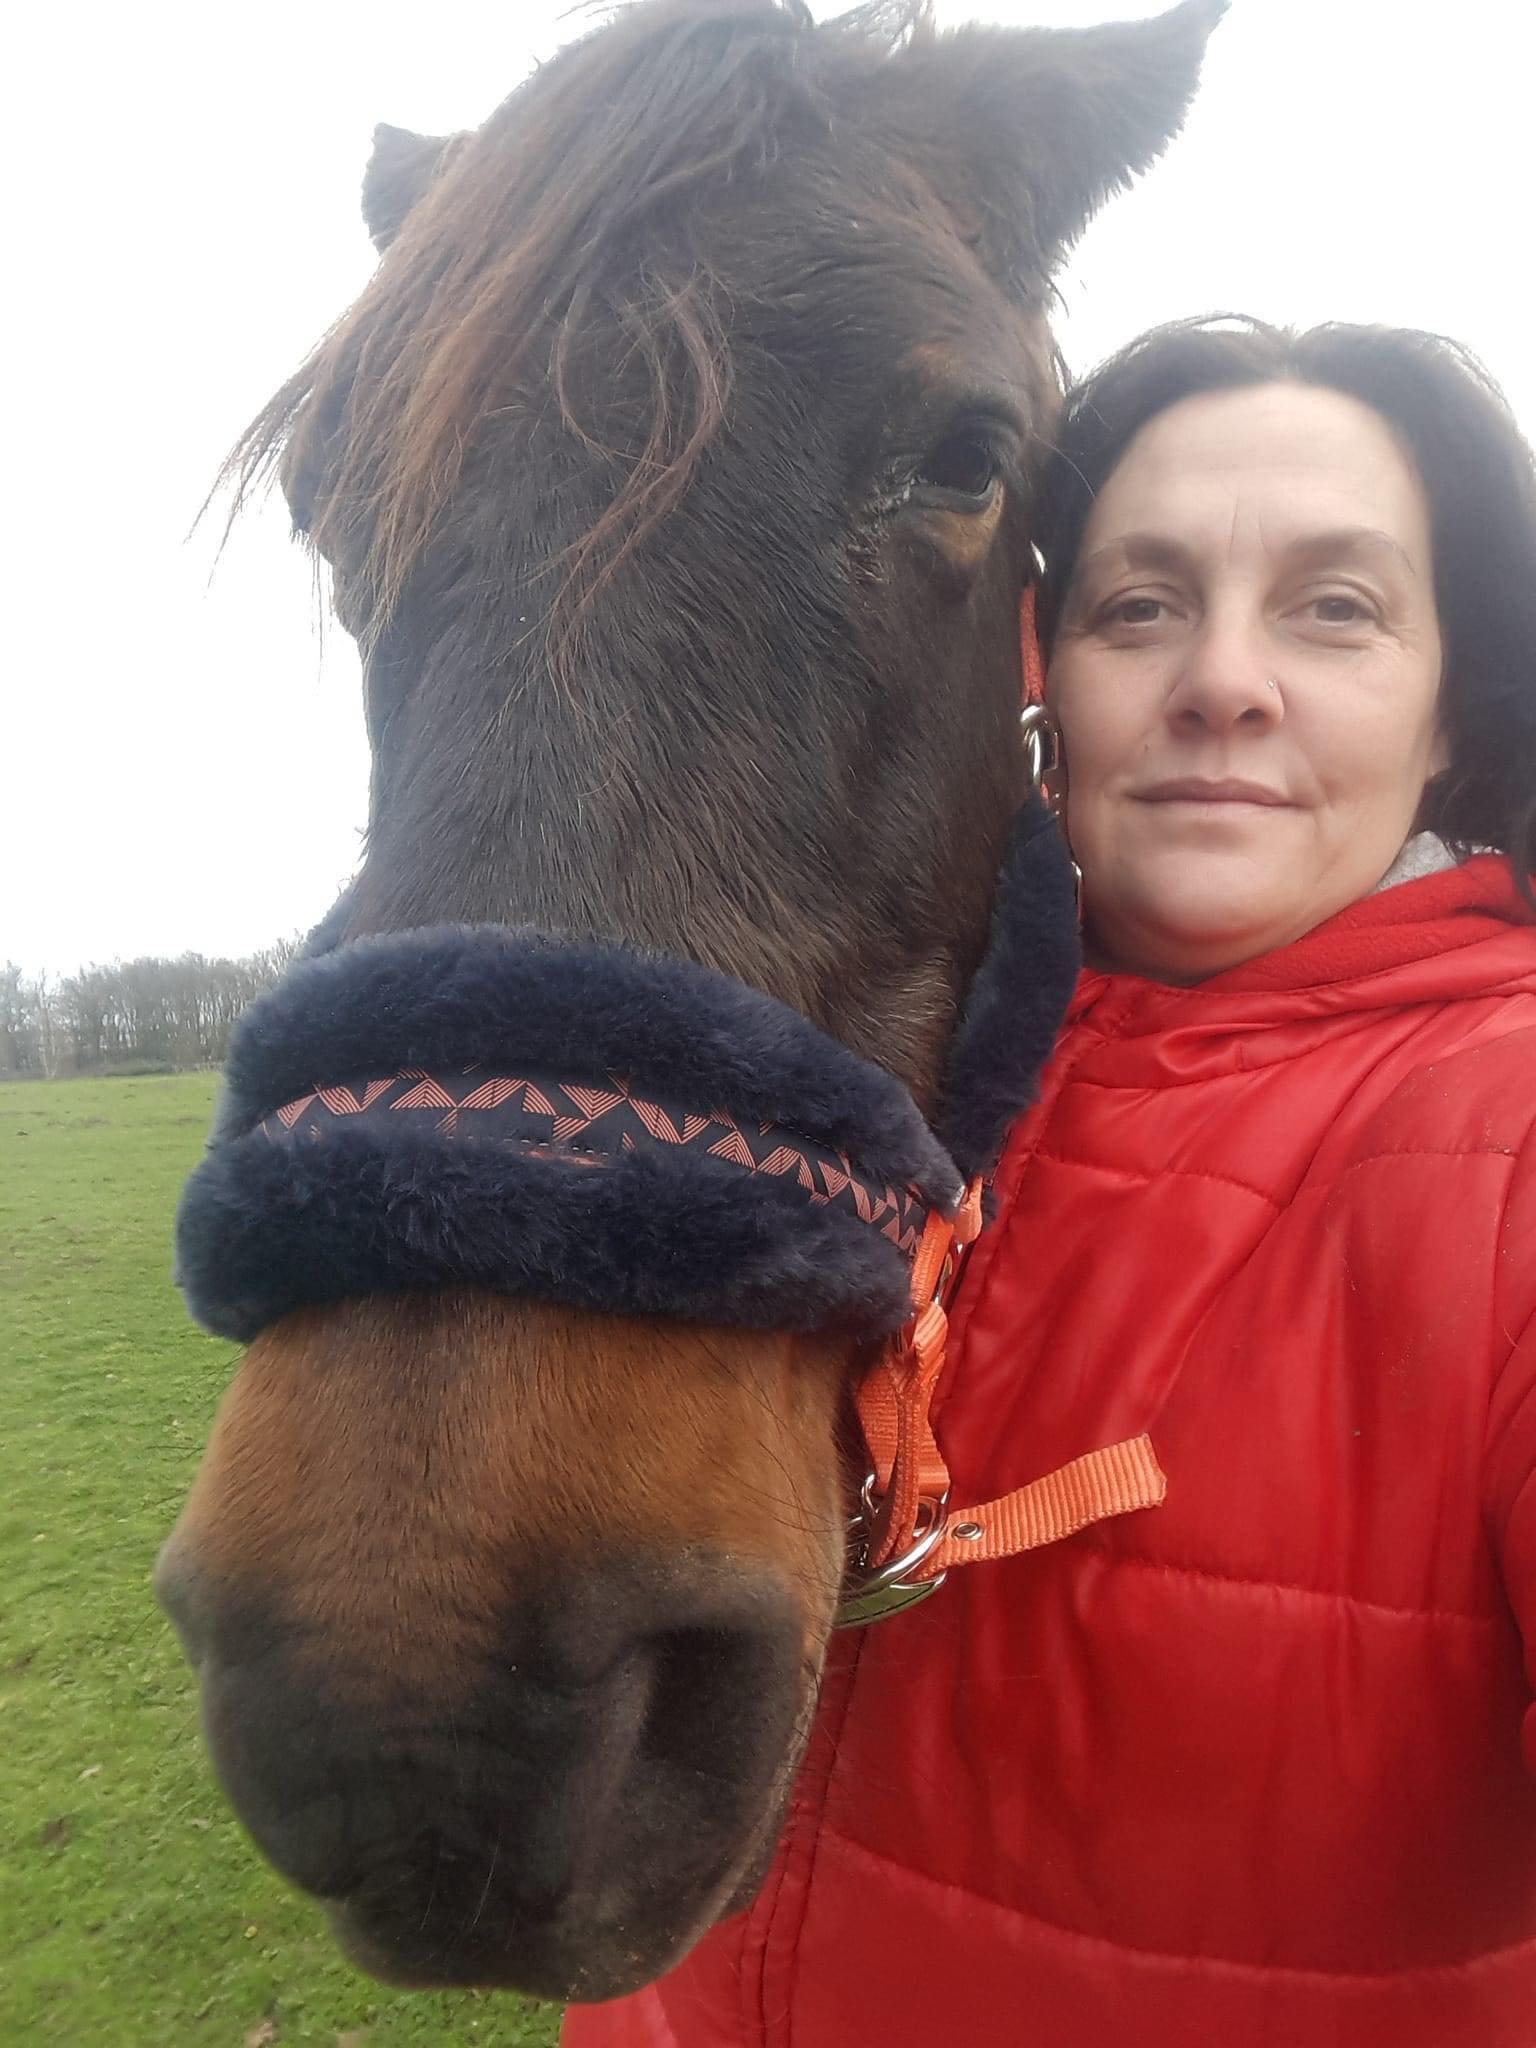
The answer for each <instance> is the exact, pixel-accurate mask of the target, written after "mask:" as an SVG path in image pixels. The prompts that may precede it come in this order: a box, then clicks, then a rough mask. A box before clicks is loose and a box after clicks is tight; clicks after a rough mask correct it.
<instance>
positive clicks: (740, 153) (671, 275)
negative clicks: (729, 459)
mask: <svg viewBox="0 0 1536 2048" xmlns="http://www.w3.org/2000/svg"><path fill="white" fill-rule="evenodd" d="M932 34H933V24H932V0H875V4H873V5H866V6H862V7H859V8H857V9H855V10H854V11H853V12H852V13H850V14H845V15H843V16H841V17H839V18H838V19H837V20H835V21H832V22H828V23H825V24H823V25H821V26H819V27H818V26H816V25H815V24H814V23H813V21H812V19H811V17H810V14H809V12H808V10H807V8H806V7H805V6H804V4H803V0H630V4H627V5H624V6H622V7H620V8H618V9H617V10H615V11H614V13H613V14H612V16H611V18H610V19H608V20H606V21H605V22H604V23H603V24H602V25H601V26H600V27H599V28H597V29H596V30H594V31H591V32H589V33H588V34H587V35H586V36H585V37H583V38H582V39H581V40H579V41H577V42H575V43H573V44H571V45H569V46H568V47H567V48H566V49H564V50H562V51H561V52H560V53H559V54H558V55H557V56H556V57H555V58H553V59H552V60H551V61H550V62H549V63H548V64H546V65H544V66H542V67H541V68H540V69H539V70H537V71H536V72H535V73H534V74H533V75H532V77H531V78H529V79H528V80H527V81H526V82H525V83H524V84H523V85H522V86H520V87H519V88H518V89H517V90H516V91H515V92H514V93H513V94H512V95H511V97H510V98H509V99H508V100H506V101H505V102H504V103H503V104H502V105H501V106H500V107H499V108H498V109H497V110H496V111H495V112H494V113H493V114H492V115H491V116H490V118H489V120H488V121H487V122H486V123H485V125H484V126H483V128H481V129H480V130H479V131H477V132H476V133H475V134H473V135H471V136H467V137H465V138H463V139H462V140H459V141H457V142H456V144H455V145H453V146H452V147H451V148H450V149H448V150H445V152H444V155H443V157H442V158H440V160H439V171H438V175H437V177H436V179H435V182H434V183H433V184H432V186H431V187H430V189H429V190H428V191H427V192H426V194H425V195H424V196H423V197H422V198H421V199H420V201H419V203H417V204H416V205H415V206H414V207H412V208H411V210H410V211H409V213H408V214H407V215H406V218H405V220H404V222H403V224H402V226H401V228H400V232H399V235H398V238H397V239H396V240H395V241H394V242H393V243H392V244H391V246H390V247H389V248H388V249H387V251H386V252H385V255H384V257H383V260H382V262H381V264H380V266H379V269H378V271H377V272H376V273H375V275H374V278H373V279H372V281H371V282H370V284H369V285H368V287H367V288H366V289H365V290H364V292H363V293H362V295H361V296H360V297H359V298H358V300H357V301H356V302H355V304H354V305H353V306H352V307H351V308H350V309H349V310H348V311H347V312H346V313H345V314H344V315H343V316H342V318H341V319H340V321H339V322H338V323H337V324H336V325H335V326H334V327H333V328H332V329H331V331H330V332H329V333H328V334H327V335H326V336H325V337H324V338H323V339H322V340H321V342H320V343H319V344H318V346H317V347H316V348H315V349H314V350H313V352H312V353H311V354H310V356H309V357H308V358H307V360H306V361H305V362H304V363H303V364H302V365H301V366H300V368H299V369H298V370H297V371H295V373H294V374H293V376H291V377H290V378H289V379H288V381H287V382H286V383H285V384H284V385H283V386H282V388H281V390H279V391H278V392H277V393H276V395H275V396H274V397H273V398H272V399H271V400H270V401H269V403H268V404H267V405H266V406H264V407H263V408H262V410H261V411H260V412H259V413H258V414H257V416H256V418H255V419H254V420H253V421H252V422H251V424H250V426H249V427H248V428H247V429H246V431H245V433H244V434H243V435H242V436H241V438H240V440H239V441H238V442H237V444H236V446H235V448H234V450H233V451H232V453H231V455H230V457H229V460H228V462H227V463H226V465H225V469H224V472H223V479H224V481H225V482H227V483H229V484H231V485H232V486H233V490H234V505H235V511H236V512H238V510H239V508H240V506H241V504H243V503H244V501H245V499H246V497H247V495H248V494H249V492H250V491H251V489H252V487H253V486H254V485H255V484H256V483H258V482H259V481H261V480H264V479H265V478H266V477H267V476H269V475H270V474H272V473H273V472H274V471H276V472H278V473H280V475H281V478H282V481H283V484H284V487H285V489H286V491H287V494H288V497H289V500H290V503H291V505H292V507H293V512H294V519H295V524H296V526H297V527H298V528H299V530H301V531H302V532H304V534H305V535H306V537H307V539H308V541H309V543H310V545H311V546H312V547H314V548H315V549H317V550H318V551H319V552H320V553H321V554H323V555H325V556H326V557H327V558H328V559H329V560H331V561H332V562H333V563H337V564H341V563H344V564H345V565H346V568H347V570H348V572H349V575H351V576H353V577H355V579H356V582H355V586H354V587H355V588H356V590H357V592H358V597H359V600H360V602H359V603H358V605H357V612H358V618H359V621H360V625H361V629H362V635H363V637H364V639H365V641H369V642H371V641H372V640H373V639H374V638H376V636H377V634H378V632H379V631H380V630H381V628H382V627H383V626H384V625H385V624H386V623H387V622H388V620H389V618H390V616H391V614H392V613H393V612H394V610H395V608H396V606H397V604H398V602H399V600H400V597H401V593H402V590H403V588H404V585H405V583H406V580H407V578H408V577H409V575H410V573H411V571H412V569H413V567H414V565H415V564H416V563H417V562H418V560H419V559H420V557H421V554H422V552H423V550H424V548H425V547H426V545H427V543H428V541H429V540H430V538H431V537H432V535H433V533H434V531H435V529H436V527H437V524H438V521H439V519H440V517H441V515H442V512H443V510H444V507H445V506H446V504H447V502H448V501H449V499H450V497H451V496H452V494H453V493H454V491H455V488H456V487H457V486H458V484H459V482H460V479H461V477H462V475H463V473H464V469H465V465H466V461H467V460H468V459H469V457H470V454H471V450H472V447H473V443H474V437H475V434H476V431H477V429H478V427H479V426H480V424H481V423H482V422H483V421H484V420H485V419H486V418H487V417H488V416H489V415H490V414H491V413H492V412H493V411H494V410H495V409H496V408H497V407H499V406H502V405H507V406H510V407H513V408H516V407H517V406H518V405H519V404H522V405H526V406H529V407H538V408H540V409H541V410H547V409H548V406H549V398H550V395H551V394H552V397H553V402H554V407H555V408H556V410H557V412H558V417H559V420H560V422H561V423H562V424H563V426H564V427H565V429H566V430H567V431H568V432H569V433H570V434H571V435H573V436H574V437H575V438H576V440H577V441H578V442H579V443H580V444H581V446H582V447H583V448H584V449H585V451H586V452H587V453H588V454H589V455H591V456H594V457H597V458H600V459H602V460H605V461H606V462H608V463H609V464H610V465H611V467H612V469H613V471H614V489H613V492H612V495H611V497H610V498H609V500H608V502H607V504H606V505H605V506H604V507H603V509H602V510H601V512H600V513H599V515H598V517H597V518H596V520H595V522H594V523H592V524H591V525H590V526H589V527H588V528H587V530H586V531H585V532H583V533H582V534H580V535H579V537H578V538H577V539H576V540H575V541H574V542H572V543H571V544H570V545H569V546H567V547H566V548H565V549H564V550H563V551H562V555H561V556H560V558H559V559H560V560H561V561H562V562H563V564H564V568H565V575H564V580H563V582H562V584H561V587H560V592H559V595H558V597H557V599H556V605H555V607H554V609H559V607H560V605H561V603H562V602H563V601H564V600H566V599H570V598H574V604H573V605H572V607H571V609H572V610H573V611H574V612H576V613H579V612H580V610H581V609H582V608H583V606H584V601H585V599H586V598H588V597H590V596H591V594H592V593H593V591H594V590H595V589H596V588H597V587H598V586H599V585H600V583H601V582H602V581H603V580H605V579H606V577H607V576H608V575H610V574H611V573H612V572H613V570H614V569H615V568H616V567H617V566H618V564H619V563H620V562H621V561H622V560H623V559H624V558H625V556H626V555H627V554H629V553H630V552H631V551H632V550H633V549H634V548H635V547H636V546H637V545H638V544H639V543H640V542H641V541H642V540H643V539H644V538H645V537H646V535H647V534H649V533H650V532H651V531H652V530H653V529H654V527H655V526H656V525H657V524H658V523H659V522H660V521H661V520H663V519H664V518H665V517H666V516H667V514H668V512H669V511H671V510H672V508H673V507H674V506H676V504H677V503H678V501H679V499H680V498H681V497H682V495H683V493H684V492H685V491H686V489H687V487H688V484H689V481H690V479H691V477H692V476H693V475H694V473H695V471H696V470H697V467H698V465H699V462H700V459H701V458H702V456H703V455H704V453H705V451H706V449H707V448H708V447H709V445H710V443H711V441H712V439H713V438H714V436H715V434H716V432H717V430H718V428H719V426H720V424H721V422H722V420H723V419H724V417H725V412H726V407H727V403H728V399H729V394H730V388H731V363H730V352H729V348H728V345H727V339H726V335H725V332H724V328H723V324H722V320H721V316H720V313H719V310H718V301H719V296H720V295H719V293H718V292H717V291H715V290H713V289H712V286H713V284H714V280H713V279H712V278H711V276H710V274H709V272H708V269H707V266H706V265H705V264H704V263H703V261H702V260H701V259H700V257H699V256H698V254H697V252H696V251H695V250H693V249H692V248H690V247H689V246H688V243H687V238H686V236H684V237H681V238H679V237H678V236H677V234H676V224H677V222H678V220H679V218H680V216H681V215H682V212H683V209H684V205H685V202H686V201H687V200H688V199H689V198H690V197H691V196H692V195H693V194H694V193H695V192H697V190H698V189H699V188H700V187H701V186H703V185H704V184H705V181H706V180H715V179H723V180H729V179H733V178H742V177H746V176H749V175H750V174H751V173H752V172H753V171H754V170H756V169H759V168H761V167H762V166H763V165H765V164H767V163H769V162H771V161H772V160H773V158H774V156H775V155H776V154H777V153H778V151H779V150H780V148H781V147H782V144H783V136H784V131H785V128H786V126H787V125H788V124H789V123H790V122H792V121H793V122H797V123H798V124H800V126H801V127H802V128H809V129H811V130H812V131H819V132H825V131H826V129H827V126H828V124H829V119H830V109H829V106H828V103H827V98H826V91H825V86H826V73H827V66H826V64H825V61H824V58H825V55H826V54H828V53H831V52H834V51H836V52H840V53H842V54H844V55H845V57H846V58H848V59H852V60H853V61H855V62H857V63H859V64H861V65H862V66H863V67H864V68H866V69H867V68H868V67H869V66H870V65H871V64H874V63H879V62H881V61H883V60H884V59H885V58H886V57H888V56H890V55H891V54H892V53H894V52H895V51H896V50H898V49H900V48H902V47H903V46H904V45H907V44H910V43H913V42H917V41H926V40H927V39H928V38H930V37H931V36H932ZM813 49H814V51H815V54H816V59H817V61H816V63H815V65H814V67H813V65H812V64H811V63H810V62H809V61H808V56H809V53H810V52H811V51H812V50H813ZM662 209H666V213H665V216H664V225H665V230H666V232H665V234H664V236H663V237H662V238H661V239H662V244H663V246H662V247H660V248H657V247H656V243H657V237H656V235H655V233H654V229H655V225H656V221H657V217H658V214H659V212H660V211H661V210H662ZM647 226H649V227H650V228H651V229H652V234H651V236H650V238H649V241H648V242H647V243H646V244H644V246H645V247H646V249H647V259H648V260H647V261H646V262H644V263H640V262H637V261H636V251H637V249H639V248H640V247H641V246H642V243H641V240H640V237H641V234H642V231H643V230H644V229H646V227H647ZM653 249H654V250H655V253H654V254H653V253H652V251H653ZM584 368H587V369H589V370H595V372H596V374H595V375H589V376H587V377H586V378H585V379H584V378H583V375H582V372H583V369H584ZM584 383H585V386H586V391H585V393H584V391H583V388H582V387H583V384H584ZM594 390H596V392H597V394H598V403H596V404H593V403H592V402H591V401H592V394H593V392H594ZM584 397H585V398H586V400H587V401H588V402H587V403H584Z"/></svg>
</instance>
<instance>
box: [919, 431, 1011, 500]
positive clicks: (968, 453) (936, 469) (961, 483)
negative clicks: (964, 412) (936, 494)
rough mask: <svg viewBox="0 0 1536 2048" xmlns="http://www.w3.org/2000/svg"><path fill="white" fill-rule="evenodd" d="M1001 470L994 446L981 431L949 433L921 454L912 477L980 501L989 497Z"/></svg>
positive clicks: (928, 486)
mask: <svg viewBox="0 0 1536 2048" xmlns="http://www.w3.org/2000/svg"><path fill="white" fill-rule="evenodd" d="M1001 473H1002V465H1001V463H1000V461H999V459H998V454H997V450H996V449H995V448H994V447H993V446H992V445H991V443H990V442H989V441H987V440H985V439H983V437H982V436H981V435H979V434H948V435H946V436H945V438H944V439H943V440H942V441H940V442H939V444H938V446H937V447H935V448H930V449H929V451H928V453H927V454H926V455H925V456H924V457H923V460H922V464H921V466H920V468H919V469H918V472H917V476H916V478H915V481H916V483H917V484H918V485H919V486H920V487H922V488H924V489H927V490H932V491H943V492H945V493H946V494H947V495H949V496H951V497H956V498H971V499H974V500H975V501H976V503H977V504H978V505H982V504H985V503H986V502H987V501H988V500H989V499H990V498H991V496H992V492H993V489H994V488H995V486H996V484H997V481H998V478H999V476H1000V475H1001Z"/></svg>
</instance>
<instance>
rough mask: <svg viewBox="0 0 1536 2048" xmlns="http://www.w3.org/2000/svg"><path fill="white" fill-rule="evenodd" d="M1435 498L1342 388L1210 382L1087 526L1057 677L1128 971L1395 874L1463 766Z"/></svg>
mask: <svg viewBox="0 0 1536 2048" xmlns="http://www.w3.org/2000/svg"><path fill="white" fill-rule="evenodd" d="M1440 664H1441V647H1440V629H1439V622H1438V619H1437V616H1436V611H1435V594H1434V576H1433V563H1432V560H1431V555H1430V523H1429V505H1428V501H1427V500H1426V497H1425V494H1424V489H1423V486H1422V485H1421V484H1420V482H1419V479H1418V476H1417V474H1416V472H1415V470H1414V469H1413V467H1412V465H1411V463H1410V462H1409V460H1408V458H1407V456H1406V455H1405V453H1404V451H1403V449H1402V447H1401V446H1400V445H1399V443H1398V441H1397V438H1396V436H1395V435H1394V433H1393V431H1392V429H1391V428H1390V427H1389V426H1388V425H1387V423H1386V422H1385V420H1383V419H1382V418H1381V416H1380V415H1379V414H1378V413H1375V412H1373V411H1372V410H1371V409H1370V408H1369V407H1368V406H1365V405H1362V404H1360V403H1359V402H1358V401H1356V400H1355V399H1352V398H1346V397H1344V396H1343V395H1342V394H1341V393H1339V392H1334V391H1326V390H1319V389H1315V388H1313V387H1311V386H1305V385H1290V384H1273V385H1261V386H1257V387H1252V388H1249V389H1246V390H1242V391H1236V392H1223V393H1217V394H1208V395H1202V396H1200V397H1197V398H1190V399H1186V400H1184V401H1183V402H1182V403H1181V404H1178V405H1175V406H1172V407H1170V408H1169V410H1168V411H1167V412H1164V413H1161V414H1160V415H1159V416H1158V417H1157V418H1156V419H1154V420H1152V421H1151V422H1150V423H1149V424H1148V425H1147V426H1146V427H1144V428H1143V429H1142V431H1141V433H1140V434H1138V435H1137V437H1136V439H1135V440H1134V441H1132V443H1131V444H1130V446H1129V448H1128V449H1127V450H1126V452H1125V454H1124V456H1123V457H1122V458H1121V461H1120V464H1119V466H1118V468H1116V469H1115V470H1114V472H1113V473H1112V474H1111V476H1110V478H1109V481H1108V482H1107V484H1106V485H1105V487H1104V489H1103V490H1102V492H1101V493H1100V495H1099V498H1098V502H1097V504H1096V505H1095V507H1094V510H1093V515H1092V517H1091V518H1090V520H1089V522H1088V527H1087V530H1086V532H1085V534H1084V536H1083V544H1082V548H1081V551H1080V553H1079V556H1078V564H1077V570H1076V574H1075V576H1074V578H1073V582H1072V587H1071V589H1070V591H1069V592H1068V595H1067V601H1066V605H1065V608H1064V613H1063V617H1062V621H1061V625H1060V627H1059V630H1058V634H1057V641H1056V648H1055V652H1054V656H1053V659H1052V662H1051V669H1050V678H1049V687H1048V695H1049V699H1050V703H1051V706H1052V709H1053V710H1054V711H1055V714H1056V717H1057V719H1058V721H1059V722H1060V725H1061V730H1062V738H1063V741H1064V744H1065V749H1066V760H1067V773H1068V805H1067V830H1068V836H1069V837H1070V839H1071V841H1072V847H1073V851H1074V853H1075V854H1076V857H1077V860H1078V863H1079V865H1080V866H1081V868H1082V871H1083V889H1084V906H1085V911H1086V915H1087V919H1088V924H1089V933H1090V937H1091V940H1092V942H1093V945H1094V947H1095V949H1096V951H1097V952H1098V954H1099V955H1100V956H1101V957H1102V959H1103V961H1104V963H1105V964H1106V965H1111V966H1115V967H1119V968H1125V969H1129V970H1131V971H1133V972H1136V973H1140V974H1145V975H1150V976H1152V977H1154V978H1156V979H1158V980H1162V981H1171V982H1192V981H1199V980H1202V979H1204V978H1205V977H1206V976H1207V975H1211V974H1217V973H1219V972H1221V970H1222V969H1223V968H1227V967H1235V966H1237V965H1239V964H1240V963H1241V962H1242V961H1244V960H1250V959H1253V958H1254V957H1255V956H1256V955H1258V954H1260V953H1267V952H1269V951H1271V950H1272V949H1273V948H1274V947H1277V946H1283V945H1286V944H1287V943H1288V942H1289V941H1290V940H1292V939H1296V938H1299V937H1300V936H1301V935H1302V933H1304V932H1307V931H1310V930H1311V929H1312V927H1313V926H1314V925H1317V924H1320V923H1321V922H1322V921H1323V920H1324V919H1325V918H1328V917H1331V916H1332V915H1333V914H1334V913H1335V912H1336V911H1339V910H1342V909H1344V908H1345V907H1346V906H1347V905H1349V904H1351V903H1354V902H1356V901H1357V900H1358V899H1359V898H1360V897H1362V896H1365V895H1367V894H1369V892H1370V891H1371V890H1372V889H1373V888H1374V887H1375V886H1376V884H1377V883H1378V882H1379V881H1380V880H1381V878H1382V876H1383V875H1384V874H1385V873H1386V871H1387V869H1388V868H1389V867H1390V866H1391V865H1392V862H1393V861H1394V860H1395V858H1396V857H1397V854H1398V852H1399V850H1400V848H1401V847H1402V845H1403V842H1404V840H1405V839H1406V838H1408V836H1409V834H1410V833H1411V832H1412V830H1413V825H1414V818H1415V814H1416V813H1417V811H1418V809H1419V804H1420V800H1421V798H1422V795H1423V791H1424V785H1425V783H1426V782H1427V781H1428V780H1429V778H1430V777H1431V776H1432V775H1434V774H1436V773H1437V772H1438V771H1439V770H1440V769H1442V768H1443V767H1444V766H1445V765H1446V760H1447V755H1446V750H1445V744H1444V741H1443V739H1442V737H1441V733H1440V729H1439V718H1438V705H1439V693H1440Z"/></svg>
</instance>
